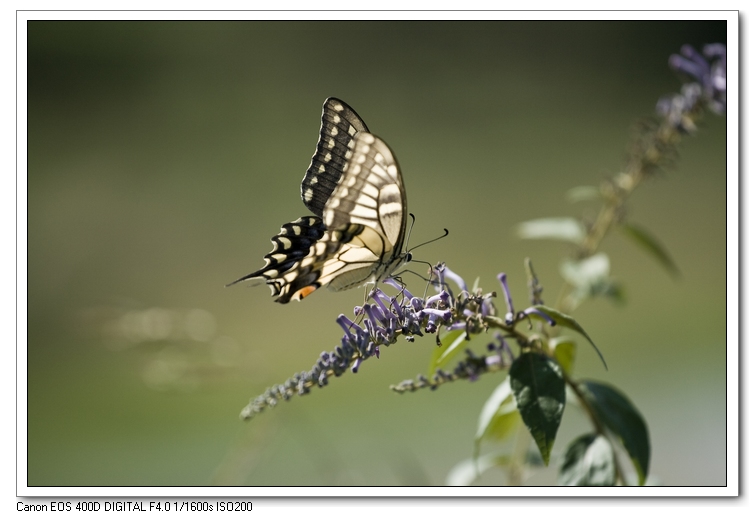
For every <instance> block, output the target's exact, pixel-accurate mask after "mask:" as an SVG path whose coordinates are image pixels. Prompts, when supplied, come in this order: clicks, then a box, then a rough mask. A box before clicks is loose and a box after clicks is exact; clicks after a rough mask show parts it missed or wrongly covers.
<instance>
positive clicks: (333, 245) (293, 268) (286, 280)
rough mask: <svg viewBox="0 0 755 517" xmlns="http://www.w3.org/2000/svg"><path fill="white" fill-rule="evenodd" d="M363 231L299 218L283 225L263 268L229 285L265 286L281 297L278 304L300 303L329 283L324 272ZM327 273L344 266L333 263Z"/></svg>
mask: <svg viewBox="0 0 755 517" xmlns="http://www.w3.org/2000/svg"><path fill="white" fill-rule="evenodd" d="M363 230H364V227H362V226H361V225H349V226H348V227H346V228H344V229H340V230H328V229H327V228H326V227H325V225H324V224H323V222H322V219H320V218H319V217H314V216H305V217H300V218H299V219H297V220H296V221H293V222H290V223H287V224H284V225H283V226H282V227H281V230H280V232H279V233H278V235H276V236H275V237H273V238H272V239H271V240H272V243H273V250H272V251H271V252H270V253H268V254H267V255H265V266H264V267H263V268H261V269H259V270H257V271H255V272H254V273H250V274H248V275H246V276H244V277H241V278H239V279H238V280H236V281H235V282H232V283H230V284H228V285H233V284H236V283H238V282H242V281H245V280H247V281H252V282H253V283H255V282H265V283H266V284H267V285H269V286H270V291H271V294H272V295H273V296H277V297H278V298H277V299H276V300H275V301H276V302H279V303H288V302H289V301H290V300H291V299H294V300H301V299H302V298H304V297H305V296H307V295H309V294H311V293H312V292H314V291H315V290H316V289H317V288H319V287H320V286H322V285H325V284H327V283H328V282H329V281H330V278H326V279H325V281H323V280H322V276H323V268H324V267H325V266H326V264H327V263H328V261H330V260H331V259H332V258H333V257H336V256H337V255H338V252H339V250H341V249H342V248H343V246H344V243H348V242H351V241H353V240H354V237H355V235H358V234H360V233H362V231H363ZM327 270H328V271H329V272H330V274H331V275H332V274H337V273H338V272H340V271H342V270H343V266H340V265H337V264H335V263H333V262H332V261H331V264H330V265H329V266H328V267H327Z"/></svg>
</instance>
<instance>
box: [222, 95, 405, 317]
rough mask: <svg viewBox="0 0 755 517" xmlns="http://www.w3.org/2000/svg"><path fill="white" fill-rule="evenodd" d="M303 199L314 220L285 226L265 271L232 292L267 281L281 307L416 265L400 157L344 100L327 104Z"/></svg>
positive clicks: (276, 238) (304, 219)
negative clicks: (409, 246) (406, 248)
mask: <svg viewBox="0 0 755 517" xmlns="http://www.w3.org/2000/svg"><path fill="white" fill-rule="evenodd" d="M301 197H302V200H303V201H304V204H305V205H306V206H307V208H309V209H310V210H311V211H312V213H313V214H314V215H307V216H304V217H300V218H299V219H297V220H296V221H293V222H291V223H287V224H284V225H283V227H282V228H281V231H280V233H278V235H276V236H274V237H273V238H272V242H273V250H272V251H271V252H270V253H268V254H267V255H265V266H264V267H263V268H262V269H259V270H257V271H255V272H254V273H250V274H248V275H246V276H244V277H241V278H239V279H238V280H236V281H235V282H232V283H231V284H228V285H233V284H235V283H238V282H242V281H245V280H250V281H253V282H256V283H261V282H263V281H264V282H265V283H267V285H269V286H270V290H271V293H272V295H273V296H277V298H276V300H275V301H276V302H279V303H288V302H289V300H292V299H293V300H301V299H302V298H304V297H306V296H308V295H310V294H312V293H313V292H314V291H315V290H316V289H317V288H318V287H321V286H323V285H325V286H328V288H329V289H332V290H335V291H341V290H344V289H350V288H352V287H358V286H362V285H364V284H367V283H375V282H379V281H381V280H384V279H386V278H388V277H389V276H390V275H391V273H393V272H394V271H395V270H396V269H397V268H398V267H400V266H401V265H403V264H405V263H406V262H408V261H409V260H411V255H410V254H409V253H408V252H403V251H402V248H403V245H404V236H405V231H406V215H407V211H406V192H405V191H404V182H403V179H402V177H401V170H400V169H399V166H398V163H397V162H396V158H395V157H394V156H393V153H392V152H391V150H390V148H389V147H388V145H387V144H386V143H385V142H383V141H382V140H381V139H380V138H378V137H376V136H375V135H373V134H372V133H370V132H369V130H368V129H367V124H365V123H364V121H363V120H362V119H361V118H360V117H359V115H357V113H356V112H355V111H354V110H353V109H352V108H351V107H350V106H349V105H348V104H346V103H345V102H343V101H342V100H339V99H336V98H334V97H330V98H328V99H326V100H325V104H324V105H323V108H322V124H321V126H320V138H319V140H318V142H317V149H316V150H315V154H314V156H313V157H312V162H311V163H310V165H309V168H308V169H307V173H306V175H305V176H304V180H303V181H302V183H301Z"/></svg>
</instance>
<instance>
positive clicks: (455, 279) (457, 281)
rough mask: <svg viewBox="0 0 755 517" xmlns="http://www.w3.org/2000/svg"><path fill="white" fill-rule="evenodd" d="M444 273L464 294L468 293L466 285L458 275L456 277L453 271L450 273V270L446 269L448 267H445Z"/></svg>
mask: <svg viewBox="0 0 755 517" xmlns="http://www.w3.org/2000/svg"><path fill="white" fill-rule="evenodd" d="M445 273H446V276H447V277H448V278H450V279H451V280H453V282H454V283H455V284H456V285H458V286H459V289H461V290H462V291H465V292H469V291H467V283H466V282H464V279H463V278H462V277H460V276H459V275H457V274H456V273H454V272H453V271H451V270H450V269H448V266H445Z"/></svg>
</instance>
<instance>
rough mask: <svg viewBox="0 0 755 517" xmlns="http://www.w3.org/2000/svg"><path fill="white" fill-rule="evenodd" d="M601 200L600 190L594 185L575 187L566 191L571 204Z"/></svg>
mask: <svg viewBox="0 0 755 517" xmlns="http://www.w3.org/2000/svg"><path fill="white" fill-rule="evenodd" d="M598 198H600V189H599V188H598V187H593V186H592V185H588V186H583V187H574V188H570V189H569V190H567V191H566V199H567V200H568V201H569V202H570V203H576V202H578V201H591V200H593V199H598Z"/></svg>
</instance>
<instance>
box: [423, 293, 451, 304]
mask: <svg viewBox="0 0 755 517" xmlns="http://www.w3.org/2000/svg"><path fill="white" fill-rule="evenodd" d="M449 298H451V295H449V294H448V293H447V292H446V291H441V292H440V293H438V294H436V295H433V296H431V297H429V298H428V299H427V301H426V302H425V305H428V306H429V305H433V304H435V303H438V302H443V303H444V304H448V300H449Z"/></svg>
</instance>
